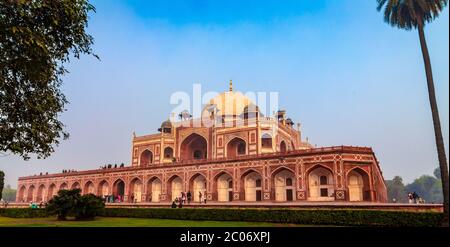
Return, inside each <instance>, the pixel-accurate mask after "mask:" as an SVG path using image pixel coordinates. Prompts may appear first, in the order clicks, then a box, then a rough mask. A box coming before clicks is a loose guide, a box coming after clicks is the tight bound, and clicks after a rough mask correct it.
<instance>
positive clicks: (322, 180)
mask: <svg viewBox="0 0 450 247" xmlns="http://www.w3.org/2000/svg"><path fill="white" fill-rule="evenodd" d="M327 184H328V179H327V176H320V185H327Z"/></svg>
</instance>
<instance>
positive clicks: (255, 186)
mask: <svg viewBox="0 0 450 247" xmlns="http://www.w3.org/2000/svg"><path fill="white" fill-rule="evenodd" d="M241 184H242V185H243V186H241V187H243V188H242V189H243V191H242V192H243V193H242V194H243V195H244V200H245V201H248V202H255V201H262V189H263V179H262V176H261V173H260V172H258V171H256V170H254V169H248V170H246V171H245V172H244V173H243V174H242V176H241Z"/></svg>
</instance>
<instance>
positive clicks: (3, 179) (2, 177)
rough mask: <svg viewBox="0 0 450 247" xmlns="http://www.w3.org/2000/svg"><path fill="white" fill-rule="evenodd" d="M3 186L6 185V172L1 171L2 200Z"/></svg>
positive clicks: (0, 195) (0, 187)
mask: <svg viewBox="0 0 450 247" xmlns="http://www.w3.org/2000/svg"><path fill="white" fill-rule="evenodd" d="M3 186H5V173H4V172H3V171H0V200H1V199H2V198H3V197H2V196H3Z"/></svg>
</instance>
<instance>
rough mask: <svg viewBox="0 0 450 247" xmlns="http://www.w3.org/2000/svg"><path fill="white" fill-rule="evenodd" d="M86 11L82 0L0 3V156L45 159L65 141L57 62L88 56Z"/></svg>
mask: <svg viewBox="0 0 450 247" xmlns="http://www.w3.org/2000/svg"><path fill="white" fill-rule="evenodd" d="M91 11H95V10H94V7H93V6H92V5H91V4H89V2H88V0H3V1H0V152H10V153H13V154H18V155H20V156H22V157H23V158H24V159H29V158H30V157H29V154H30V153H34V154H37V157H38V158H45V157H47V156H49V155H50V154H51V153H52V152H53V151H54V146H55V144H56V145H58V144H59V139H60V138H61V137H62V138H63V139H65V138H67V137H68V133H66V132H64V130H63V127H64V125H63V123H61V122H60V121H59V120H58V115H59V114H60V113H62V112H63V111H64V105H65V104H66V103H67V100H66V98H65V96H64V94H63V93H62V92H61V90H60V87H61V84H62V80H61V78H62V76H63V75H64V74H65V73H66V72H67V71H66V69H65V68H64V66H63V64H64V63H66V62H68V61H69V55H73V56H74V57H76V58H79V56H80V55H81V54H92V50H91V45H92V44H93V38H92V37H91V36H90V35H88V34H86V32H85V28H86V27H87V21H88V14H89V13H90V12H91Z"/></svg>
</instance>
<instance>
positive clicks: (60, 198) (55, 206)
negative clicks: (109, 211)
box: [46, 189, 105, 220]
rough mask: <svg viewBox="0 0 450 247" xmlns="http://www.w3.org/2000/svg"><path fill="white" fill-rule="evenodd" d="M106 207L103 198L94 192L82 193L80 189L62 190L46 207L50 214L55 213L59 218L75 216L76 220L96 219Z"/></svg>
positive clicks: (64, 218)
mask: <svg viewBox="0 0 450 247" xmlns="http://www.w3.org/2000/svg"><path fill="white" fill-rule="evenodd" d="M104 207H105V203H104V202H103V200H102V198H101V197H99V196H96V195H93V194H87V195H83V196H82V195H81V190H80V189H73V190H60V191H58V195H56V196H54V197H53V198H52V199H51V200H50V201H49V202H48V205H47V207H46V210H47V212H48V213H49V214H55V215H56V216H57V217H58V220H66V219H67V216H75V219H76V220H81V219H83V220H84V219H94V217H95V216H96V215H97V214H98V213H99V212H100V211H101V210H102V209H103V208H104Z"/></svg>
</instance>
